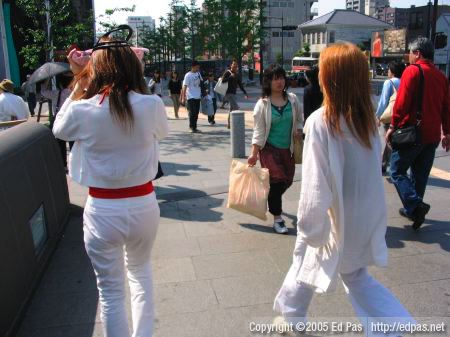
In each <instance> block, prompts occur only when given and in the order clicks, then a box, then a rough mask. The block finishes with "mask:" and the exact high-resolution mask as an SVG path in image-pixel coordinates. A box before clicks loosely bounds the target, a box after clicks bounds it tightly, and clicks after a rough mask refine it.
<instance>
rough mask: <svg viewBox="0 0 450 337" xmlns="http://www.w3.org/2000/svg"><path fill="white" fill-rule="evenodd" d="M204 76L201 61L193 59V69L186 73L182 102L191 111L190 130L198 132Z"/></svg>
mask: <svg viewBox="0 0 450 337" xmlns="http://www.w3.org/2000/svg"><path fill="white" fill-rule="evenodd" d="M202 82H203V78H202V76H201V75H200V63H198V62H197V61H193V62H192V64H191V70H190V71H189V72H187V73H186V75H184V80H183V88H182V89H181V97H180V100H181V103H182V104H186V101H187V109H188V112H189V130H190V131H191V132H192V133H197V132H199V130H198V129H197V120H198V113H199V112H200V100H201V98H202V89H201V85H202Z"/></svg>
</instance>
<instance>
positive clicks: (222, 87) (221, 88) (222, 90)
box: [214, 76, 228, 96]
mask: <svg viewBox="0 0 450 337" xmlns="http://www.w3.org/2000/svg"><path fill="white" fill-rule="evenodd" d="M222 79H223V76H222V77H221V78H219V80H218V81H217V84H216V86H215V87H214V91H215V92H217V93H218V94H219V95H222V96H225V95H226V94H227V90H228V82H225V83H223V82H222Z"/></svg>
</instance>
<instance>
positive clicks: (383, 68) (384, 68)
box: [375, 63, 388, 76]
mask: <svg viewBox="0 0 450 337" xmlns="http://www.w3.org/2000/svg"><path fill="white" fill-rule="evenodd" d="M375 73H376V74H377V75H378V76H387V74H388V65H387V64H385V63H377V64H376V65H375Z"/></svg>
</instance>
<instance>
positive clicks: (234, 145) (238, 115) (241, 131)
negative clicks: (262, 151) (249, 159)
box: [230, 110, 245, 158]
mask: <svg viewBox="0 0 450 337" xmlns="http://www.w3.org/2000/svg"><path fill="white" fill-rule="evenodd" d="M230 140H231V157H233V158H245V112H244V111H240V110H236V111H232V112H231V139H230Z"/></svg>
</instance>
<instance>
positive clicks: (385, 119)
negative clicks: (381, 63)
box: [380, 81, 397, 124]
mask: <svg viewBox="0 0 450 337" xmlns="http://www.w3.org/2000/svg"><path fill="white" fill-rule="evenodd" d="M389 82H391V83H392V87H393V88H394V92H393V93H392V95H391V97H390V98H389V104H388V106H387V107H386V109H384V111H383V114H382V115H381V117H380V121H381V123H383V124H389V123H390V122H391V119H392V112H393V110H394V104H395V100H396V99H397V89H396V88H395V85H394V82H392V81H389Z"/></svg>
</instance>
